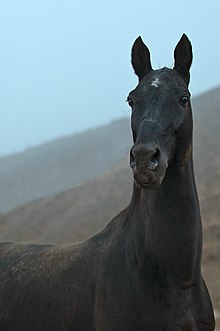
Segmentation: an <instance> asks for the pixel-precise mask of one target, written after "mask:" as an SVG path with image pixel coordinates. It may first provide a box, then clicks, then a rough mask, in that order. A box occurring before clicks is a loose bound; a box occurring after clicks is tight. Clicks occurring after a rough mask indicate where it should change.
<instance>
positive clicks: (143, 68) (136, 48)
mask: <svg viewBox="0 0 220 331" xmlns="http://www.w3.org/2000/svg"><path fill="white" fill-rule="evenodd" d="M131 63H132V66H133V68H134V72H135V73H136V75H137V76H138V78H139V81H140V80H141V79H142V78H143V77H144V76H145V75H146V74H147V73H148V72H149V71H151V70H152V67H151V62H150V52H149V49H148V48H147V46H146V45H145V44H144V43H143V41H142V39H141V37H138V38H137V39H136V40H135V42H134V44H133V46H132V50H131Z"/></svg>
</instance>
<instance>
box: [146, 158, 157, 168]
mask: <svg viewBox="0 0 220 331" xmlns="http://www.w3.org/2000/svg"><path fill="white" fill-rule="evenodd" d="M158 164H159V162H158V161H157V160H155V159H152V160H150V161H149V162H148V166H147V168H148V169H149V170H155V169H157V167H158Z"/></svg>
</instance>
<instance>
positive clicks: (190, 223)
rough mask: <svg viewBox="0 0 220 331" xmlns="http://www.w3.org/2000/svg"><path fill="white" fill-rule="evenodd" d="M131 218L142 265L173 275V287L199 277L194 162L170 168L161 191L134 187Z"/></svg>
mask: <svg viewBox="0 0 220 331" xmlns="http://www.w3.org/2000/svg"><path fill="white" fill-rule="evenodd" d="M128 215H129V224H130V229H131V231H132V232H131V233H133V236H136V239H135V252H136V253H135V257H136V259H139V264H143V267H144V265H145V264H146V263H147V264H150V265H152V264H153V265H156V264H157V265H158V266H160V270H163V272H164V273H167V274H172V275H173V278H174V279H172V283H175V280H178V281H177V282H179V281H181V283H184V284H188V283H189V284H190V283H191V282H193V279H194V277H196V275H198V274H199V275H200V260H201V245H202V234H201V217H200V211H199V202H198V196H197V190H196V185H195V179H194V171H193V161H192V158H190V159H189V160H188V162H187V164H186V165H185V166H184V167H176V166H175V165H173V166H170V167H169V168H168V169H167V172H166V176H165V178H164V180H163V183H162V185H161V187H160V188H158V189H154V190H146V189H144V190H141V189H138V188H136V187H134V190H133V197H132V200H131V204H130V206H129V212H128ZM131 237H132V234H131ZM150 260H151V261H152V263H150V262H147V261H150ZM157 272H158V271H157ZM163 277H164V275H163Z"/></svg>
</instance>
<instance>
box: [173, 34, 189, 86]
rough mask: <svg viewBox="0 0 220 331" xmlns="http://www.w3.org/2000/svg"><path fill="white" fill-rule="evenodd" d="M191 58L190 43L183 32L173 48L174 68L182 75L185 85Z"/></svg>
mask: <svg viewBox="0 0 220 331" xmlns="http://www.w3.org/2000/svg"><path fill="white" fill-rule="evenodd" d="M192 58H193V55H192V45H191V43H190V41H189V39H188V37H187V36H186V35H185V34H183V35H182V37H181V39H180V41H179V42H178V44H177V45H176V48H175V50H174V60H175V62H174V70H176V71H177V72H178V73H179V74H180V75H181V76H182V78H183V79H184V81H185V83H186V85H187V86H188V84H189V80H190V73H189V69H190V67H191V64H192Z"/></svg>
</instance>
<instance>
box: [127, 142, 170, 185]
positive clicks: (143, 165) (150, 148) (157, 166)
mask: <svg viewBox="0 0 220 331" xmlns="http://www.w3.org/2000/svg"><path fill="white" fill-rule="evenodd" d="M130 165H131V168H132V170H133V176H134V181H135V184H136V186H137V187H138V188H149V189H152V188H157V187H159V186H160V185H161V183H162V181H163V179H164V176H165V172H166V168H167V161H166V160H165V158H164V157H162V154H161V151H160V148H159V147H158V145H157V144H156V143H154V142H149V143H146V144H142V143H139V144H135V145H134V146H133V147H132V148H131V152H130Z"/></svg>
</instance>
